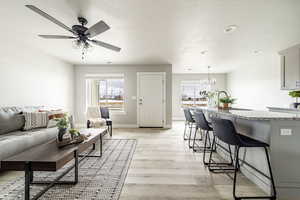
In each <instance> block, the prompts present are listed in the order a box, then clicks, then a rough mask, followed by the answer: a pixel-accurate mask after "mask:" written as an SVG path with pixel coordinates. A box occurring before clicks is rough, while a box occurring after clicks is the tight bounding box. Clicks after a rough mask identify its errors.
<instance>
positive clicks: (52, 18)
mask: <svg viewBox="0 0 300 200" xmlns="http://www.w3.org/2000/svg"><path fill="white" fill-rule="evenodd" d="M26 7H27V8H29V9H31V10H32V11H34V12H36V13H38V14H39V15H41V16H43V17H45V18H46V19H48V20H50V21H52V22H53V23H54V24H56V25H58V26H60V27H62V28H63V29H65V30H67V31H70V32H71V33H73V34H74V35H77V33H76V32H75V31H73V30H72V29H71V28H70V27H68V26H66V25H65V24H63V23H62V22H60V21H58V20H57V19H55V18H54V17H52V16H50V15H48V14H47V13H45V12H44V11H42V10H40V9H39V8H37V7H35V6H34V5H26Z"/></svg>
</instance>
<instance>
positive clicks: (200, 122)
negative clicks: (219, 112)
mask: <svg viewBox="0 0 300 200" xmlns="http://www.w3.org/2000/svg"><path fill="white" fill-rule="evenodd" d="M194 119H195V122H196V126H197V127H198V128H199V129H200V132H199V133H200V134H201V135H202V134H203V133H204V146H200V145H198V144H197V143H196V135H197V132H195V134H194V140H193V150H194V151H195V152H196V151H197V150H201V151H202V152H203V163H204V164H205V165H207V164H208V162H206V159H205V155H206V152H209V151H213V147H212V145H211V142H210V135H209V133H210V132H212V131H213V128H212V127H211V125H210V123H209V122H208V121H207V120H206V117H205V115H204V113H203V111H202V110H196V111H195V112H194ZM201 137H202V136H201ZM195 146H197V148H196V147H195Z"/></svg>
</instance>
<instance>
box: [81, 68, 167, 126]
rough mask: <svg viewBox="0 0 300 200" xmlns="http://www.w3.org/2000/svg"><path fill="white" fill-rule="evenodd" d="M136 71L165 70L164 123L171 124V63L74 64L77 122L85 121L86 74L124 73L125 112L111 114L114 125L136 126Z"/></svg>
mask: <svg viewBox="0 0 300 200" xmlns="http://www.w3.org/2000/svg"><path fill="white" fill-rule="evenodd" d="M137 72H166V97H167V99H166V124H167V126H171V124H172V65H81V66H80V65H78V66H75V82H76V84H75V85H76V90H75V105H76V115H75V116H76V119H77V120H78V121H77V123H81V124H82V123H85V122H86V116H85V112H86V105H87V103H86V82H85V79H86V78H85V77H86V75H87V74H113V73H116V74H124V84H125V87H124V91H125V114H113V113H112V114H111V115H112V120H113V122H114V124H115V125H117V126H122V127H132V126H137V105H136V100H133V99H132V97H133V96H136V95H137Z"/></svg>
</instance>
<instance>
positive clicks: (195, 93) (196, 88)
mask: <svg viewBox="0 0 300 200" xmlns="http://www.w3.org/2000/svg"><path fill="white" fill-rule="evenodd" d="M205 94H206V88H205V85H204V84H201V82H200V81H182V82H181V107H191V106H206V105H207V98H206V95H205Z"/></svg>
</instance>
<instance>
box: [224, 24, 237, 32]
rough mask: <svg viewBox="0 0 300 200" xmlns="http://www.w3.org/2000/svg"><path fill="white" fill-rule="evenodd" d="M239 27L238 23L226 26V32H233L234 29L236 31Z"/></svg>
mask: <svg viewBox="0 0 300 200" xmlns="http://www.w3.org/2000/svg"><path fill="white" fill-rule="evenodd" d="M237 28H238V26H237V25H229V26H226V27H225V29H224V33H232V32H233V31H235V30H236V29H237Z"/></svg>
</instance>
